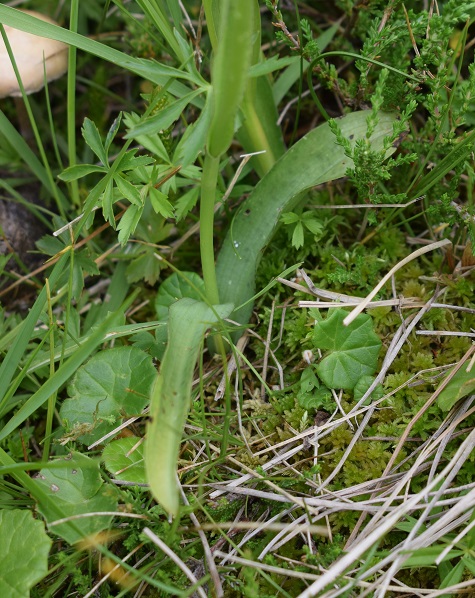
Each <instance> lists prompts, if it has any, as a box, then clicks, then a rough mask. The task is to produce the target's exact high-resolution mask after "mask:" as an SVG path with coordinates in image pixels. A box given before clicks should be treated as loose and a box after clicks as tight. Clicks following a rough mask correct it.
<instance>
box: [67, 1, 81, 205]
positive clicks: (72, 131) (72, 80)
mask: <svg viewBox="0 0 475 598" xmlns="http://www.w3.org/2000/svg"><path fill="white" fill-rule="evenodd" d="M78 13H79V0H71V10H70V15H69V29H70V31H74V32H75V33H77V28H78ZM76 56H77V49H76V48H75V47H74V46H69V55H68V96H67V97H68V100H67V132H68V154H69V166H75V165H76ZM69 185H70V191H71V199H72V202H73V204H74V205H75V206H77V207H79V206H80V205H81V201H80V199H79V185H78V182H77V180H74V181H71V182H70V183H69Z"/></svg>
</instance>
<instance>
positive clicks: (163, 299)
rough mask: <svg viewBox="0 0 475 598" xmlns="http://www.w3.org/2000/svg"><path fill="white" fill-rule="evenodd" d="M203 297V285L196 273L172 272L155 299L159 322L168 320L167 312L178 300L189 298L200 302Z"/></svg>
mask: <svg viewBox="0 0 475 598" xmlns="http://www.w3.org/2000/svg"><path fill="white" fill-rule="evenodd" d="M204 295H205V284H204V282H203V279H202V278H201V277H200V276H199V275H198V274H196V272H180V274H178V273H177V272H174V273H173V274H172V275H171V276H169V277H168V278H167V279H166V280H164V281H163V282H162V284H161V285H160V287H159V289H158V293H157V296H156V299H155V309H156V311H157V317H158V319H159V320H162V321H163V320H168V310H169V308H170V305H173V303H175V302H176V301H178V299H183V298H184V297H189V298H190V299H196V300H197V301H201V300H202V299H203V296H204Z"/></svg>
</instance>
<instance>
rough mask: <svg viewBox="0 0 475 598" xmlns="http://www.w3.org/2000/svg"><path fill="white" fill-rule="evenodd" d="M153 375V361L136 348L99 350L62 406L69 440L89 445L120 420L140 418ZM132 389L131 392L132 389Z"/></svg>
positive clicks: (71, 386)
mask: <svg viewBox="0 0 475 598" xmlns="http://www.w3.org/2000/svg"><path fill="white" fill-rule="evenodd" d="M155 376H156V371H155V367H154V365H153V363H152V358H151V357H150V356H149V355H147V354H146V353H144V352H143V351H141V350H140V349H137V348H136V347H118V348H116V349H109V350H107V351H102V352H101V353H98V354H97V355H95V356H94V357H93V358H92V359H90V360H89V361H88V362H87V363H86V364H84V365H83V366H82V367H80V368H79V370H78V371H77V373H76V375H75V377H74V379H73V381H72V383H71V385H70V386H69V388H68V393H69V396H70V397H71V398H70V399H66V400H65V401H64V403H63V404H62V406H61V410H60V416H61V419H62V420H63V421H65V422H67V428H68V430H69V433H70V435H71V438H74V439H77V440H79V441H80V442H82V443H84V444H91V443H92V442H94V441H96V440H98V439H99V438H101V437H102V436H104V435H105V434H107V433H108V432H110V431H111V430H113V429H114V428H115V427H116V426H117V425H118V424H119V423H120V422H121V421H122V418H123V417H130V416H133V415H140V413H141V411H142V410H143V409H144V407H145V406H146V405H147V404H148V397H149V395H150V389H151V387H152V384H153V381H154V379H155ZM131 389H133V391H132V390H131Z"/></svg>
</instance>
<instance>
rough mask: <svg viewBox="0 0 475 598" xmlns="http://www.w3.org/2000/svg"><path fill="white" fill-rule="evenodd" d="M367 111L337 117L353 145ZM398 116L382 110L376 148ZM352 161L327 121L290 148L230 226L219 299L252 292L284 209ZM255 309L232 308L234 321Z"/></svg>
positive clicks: (243, 297) (219, 270) (219, 266)
mask: <svg viewBox="0 0 475 598" xmlns="http://www.w3.org/2000/svg"><path fill="white" fill-rule="evenodd" d="M367 115H368V111H364V110H363V111H361V112H354V113H353V114H349V115H347V116H344V117H342V118H341V119H339V120H338V125H339V127H340V128H341V130H342V132H343V134H344V135H346V136H347V137H348V138H349V139H351V143H352V144H353V143H355V142H356V140H357V139H363V138H365V136H366V130H367V125H366V118H367ZM394 121H395V116H394V115H392V114H388V113H381V114H380V115H379V123H378V125H377V127H376V129H375V131H374V133H373V135H372V136H371V148H372V150H374V151H379V150H382V148H383V141H384V138H385V137H386V136H388V135H389V134H390V133H391V132H392V125H393V122H394ZM392 151H394V150H391V151H390V152H389V153H388V155H389V154H390V153H392ZM352 166H353V161H352V160H351V159H350V158H348V157H347V156H345V153H344V150H343V148H342V147H341V146H339V145H337V144H336V142H335V136H334V135H333V133H332V132H331V131H330V127H329V126H328V124H324V125H321V126H320V127H317V128H316V129H314V130H313V131H311V132H310V133H309V134H308V135H306V136H305V137H304V138H303V139H301V140H300V141H299V142H298V143H296V144H295V145H294V146H292V147H291V148H290V150H288V151H287V152H286V154H285V155H284V156H283V157H282V158H281V159H280V160H279V161H278V162H277V163H276V164H275V166H274V167H273V168H272V170H271V171H270V172H269V173H268V174H267V175H266V176H265V177H264V178H263V179H262V180H261V181H260V182H259V183H258V185H257V186H256V187H255V189H254V191H253V192H252V193H251V195H250V196H249V197H248V199H247V200H246V201H245V202H244V203H243V204H242V206H241V209H240V210H239V212H238V214H237V215H236V216H235V218H234V221H233V224H232V226H230V228H229V232H228V234H227V236H226V239H225V241H224V244H223V246H222V248H221V251H220V252H219V255H218V260H217V263H216V275H217V279H218V287H219V297H220V301H222V302H228V301H232V302H234V304H235V305H236V306H239V305H242V304H244V303H246V302H247V301H248V300H249V299H251V297H253V295H254V294H255V273H256V268H257V265H258V263H259V261H260V258H261V255H262V252H263V250H264V248H265V247H266V245H267V244H268V243H269V241H270V240H271V239H272V236H273V235H274V233H275V230H276V228H277V226H278V224H279V221H280V216H281V214H282V213H283V212H289V211H292V209H293V208H294V207H295V205H296V204H297V203H298V201H299V197H298V196H299V194H300V193H302V191H305V190H306V189H309V188H311V187H314V186H315V185H320V184H321V183H325V182H327V181H331V180H334V179H338V178H340V177H343V176H345V172H346V170H347V169H348V168H351V167H352ZM251 313H252V303H248V304H247V305H246V307H244V308H241V309H238V310H237V311H235V312H234V313H233V320H237V321H238V322H240V323H241V324H246V323H247V322H248V321H249V318H250V315H251Z"/></svg>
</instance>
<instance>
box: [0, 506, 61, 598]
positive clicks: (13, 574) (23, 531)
mask: <svg viewBox="0 0 475 598" xmlns="http://www.w3.org/2000/svg"><path fill="white" fill-rule="evenodd" d="M0 538H1V539H2V540H1V542H0V596H9V597H10V598H28V596H29V595H30V588H31V587H32V586H34V585H35V584H36V583H37V582H38V581H40V579H42V578H43V577H44V576H45V575H46V573H47V571H48V553H49V550H50V548H51V540H50V539H49V537H48V536H47V535H46V532H45V526H44V524H43V523H42V522H41V521H37V520H35V519H33V515H32V513H31V511H26V510H22V511H20V510H12V511H8V510H3V511H0Z"/></svg>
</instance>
